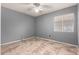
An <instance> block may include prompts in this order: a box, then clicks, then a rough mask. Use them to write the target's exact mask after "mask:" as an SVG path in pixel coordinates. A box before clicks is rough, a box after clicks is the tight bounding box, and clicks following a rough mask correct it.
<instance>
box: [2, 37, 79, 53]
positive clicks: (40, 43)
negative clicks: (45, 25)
mask: <svg viewBox="0 0 79 59" xmlns="http://www.w3.org/2000/svg"><path fill="white" fill-rule="evenodd" d="M1 54H2V55H78V54H79V48H78V47H77V46H75V45H71V44H64V43H60V42H57V41H55V40H51V39H45V38H41V37H37V38H33V39H28V40H23V41H21V42H18V43H14V44H10V45H6V46H1Z"/></svg>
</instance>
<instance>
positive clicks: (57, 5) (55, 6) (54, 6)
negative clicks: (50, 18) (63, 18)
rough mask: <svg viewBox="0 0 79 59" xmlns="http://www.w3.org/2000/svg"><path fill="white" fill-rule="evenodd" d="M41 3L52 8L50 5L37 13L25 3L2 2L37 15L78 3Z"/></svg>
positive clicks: (26, 12) (11, 7) (4, 5)
mask: <svg viewBox="0 0 79 59" xmlns="http://www.w3.org/2000/svg"><path fill="white" fill-rule="evenodd" d="M30 4H31V3H30ZM40 4H41V5H49V6H50V8H49V7H48V8H44V10H43V11H42V12H39V13H36V12H34V11H32V10H31V11H30V10H28V8H32V6H31V5H28V4H25V3H2V4H1V6H3V7H6V8H9V9H12V10H15V11H18V12H22V13H24V14H28V15H31V16H35V17H36V16H40V15H43V14H47V13H50V12H54V11H56V10H60V9H64V8H67V7H70V6H74V5H76V4H75V3H40Z"/></svg>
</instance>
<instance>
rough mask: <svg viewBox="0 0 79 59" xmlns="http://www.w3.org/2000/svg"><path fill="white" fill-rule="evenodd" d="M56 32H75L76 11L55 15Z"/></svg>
mask: <svg viewBox="0 0 79 59" xmlns="http://www.w3.org/2000/svg"><path fill="white" fill-rule="evenodd" d="M54 31H55V32H74V13H70V14H65V15H60V16H56V17H54Z"/></svg>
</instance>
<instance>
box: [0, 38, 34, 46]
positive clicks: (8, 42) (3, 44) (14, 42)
mask: <svg viewBox="0 0 79 59" xmlns="http://www.w3.org/2000/svg"><path fill="white" fill-rule="evenodd" d="M28 39H34V37H28V38H26V39H22V40H28ZM22 40H16V41H11V42H7V43H3V44H0V46H1V45H8V44H12V43H16V42H20V41H22Z"/></svg>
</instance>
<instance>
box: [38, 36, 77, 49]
mask: <svg viewBox="0 0 79 59" xmlns="http://www.w3.org/2000/svg"><path fill="white" fill-rule="evenodd" d="M37 38H41V39H45V40H48V41H54V42H58V43H61V44H66V45H71V46H76V47H78V45H73V44H70V43H66V42H60V41H56V40H52V39H47V38H43V37H37Z"/></svg>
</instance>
